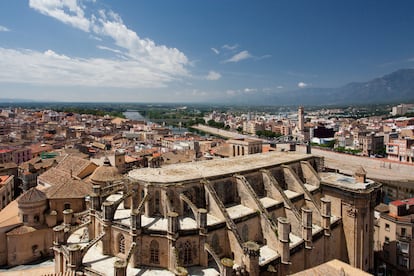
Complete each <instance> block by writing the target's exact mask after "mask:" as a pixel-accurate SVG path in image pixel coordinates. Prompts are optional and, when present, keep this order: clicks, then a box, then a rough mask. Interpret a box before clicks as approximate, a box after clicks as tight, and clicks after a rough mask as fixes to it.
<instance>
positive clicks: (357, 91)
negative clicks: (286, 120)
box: [0, 69, 414, 105]
mask: <svg viewBox="0 0 414 276" xmlns="http://www.w3.org/2000/svg"><path fill="white" fill-rule="evenodd" d="M32 101H36V100H31V99H18V98H16V99H10V98H0V102H2V103H24V102H32ZM51 101H52V102H53V99H51ZM409 101H414V69H400V70H397V71H395V72H392V73H390V74H388V75H385V76H382V77H379V78H376V79H373V80H370V81H367V82H353V83H348V84H346V85H344V86H342V87H338V88H316V87H315V88H314V87H312V88H302V89H298V90H294V91H290V92H273V93H272V92H269V93H263V92H253V93H246V94H239V95H237V96H234V95H233V96H229V95H226V96H223V98H218V99H211V101H210V102H211V103H223V104H239V105H347V104H384V103H400V102H409ZM120 102H122V99H120Z"/></svg>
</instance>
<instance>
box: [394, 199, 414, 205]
mask: <svg viewBox="0 0 414 276" xmlns="http://www.w3.org/2000/svg"><path fill="white" fill-rule="evenodd" d="M390 204H392V205H394V206H401V205H406V204H408V205H414V197H413V198H408V199H403V200H400V199H398V200H394V201H391V202H390Z"/></svg>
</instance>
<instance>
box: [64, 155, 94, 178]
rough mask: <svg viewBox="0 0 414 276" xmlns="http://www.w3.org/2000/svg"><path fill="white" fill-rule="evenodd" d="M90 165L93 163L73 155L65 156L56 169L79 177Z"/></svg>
mask: <svg viewBox="0 0 414 276" xmlns="http://www.w3.org/2000/svg"><path fill="white" fill-rule="evenodd" d="M90 164H93V163H92V162H90V161H89V160H86V159H82V158H80V157H78V156H74V155H67V156H66V157H65V158H64V159H63V160H62V161H60V163H59V164H58V165H57V166H56V168H57V169H59V170H62V171H64V172H67V173H69V174H70V173H72V174H73V175H75V176H79V175H80V174H81V173H82V172H83V170H84V169H86V168H87V167H88V166H89V165H90Z"/></svg>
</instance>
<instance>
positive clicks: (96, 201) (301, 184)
mask: <svg viewBox="0 0 414 276" xmlns="http://www.w3.org/2000/svg"><path fill="white" fill-rule="evenodd" d="M323 168H324V164H323V159H322V158H321V157H317V156H313V155H309V154H299V153H293V152H272V153H266V154H253V155H245V156H240V157H234V158H225V159H216V160H209V161H200V162H197V163H184V164H174V165H169V166H164V167H162V168H143V169H138V170H133V171H131V172H129V181H115V182H113V183H112V184H110V183H107V182H105V181H95V182H94V186H93V193H92V194H91V195H90V210H89V219H88V220H87V221H85V222H84V223H83V224H76V223H74V221H73V220H70V219H68V220H67V221H70V222H71V223H69V224H68V223H63V224H61V225H58V226H56V227H55V228H54V229H53V231H54V246H53V250H54V253H55V266H56V270H55V272H56V273H65V272H70V271H72V272H74V271H79V272H81V271H83V272H87V273H92V274H94V273H95V274H98V275H100V274H102V273H114V274H115V275H126V274H127V270H128V273H135V274H136V273H138V271H139V268H142V267H155V268H162V269H166V270H169V271H171V272H172V273H174V274H175V275H187V273H188V270H190V269H192V268H194V267H201V268H203V267H204V268H207V267H209V268H214V269H215V270H216V273H220V274H221V275H233V274H234V273H236V274H239V275H247V274H248V275H286V274H292V273H295V272H298V271H301V270H304V269H307V268H310V267H314V266H316V265H319V264H322V263H324V262H326V261H329V260H332V259H339V260H342V261H344V262H347V263H349V264H350V265H352V266H354V267H357V268H360V269H362V270H365V271H372V270H373V269H374V256H373V244H374V242H373V232H374V223H373V219H374V207H375V206H376V204H377V202H378V200H379V188H380V184H377V183H375V182H374V181H372V180H369V179H366V177H365V176H366V172H365V171H364V170H363V169H362V168H360V169H359V170H357V171H356V172H355V175H354V176H346V175H342V174H337V173H334V172H323ZM114 169H115V168H113V167H111V166H106V167H102V168H101V170H102V172H101V173H100V174H101V175H114V174H115V171H116V169H115V170H114ZM95 173H96V172H95ZM95 173H94V174H95ZM82 229H86V230H82ZM77 231H81V232H85V231H87V233H88V240H87V241H86V242H85V240H84V239H78V238H77V236H76V232H77ZM65 233H68V234H65ZM72 233H73V235H70V234H72ZM95 245H96V246H95ZM108 263H109V264H110V265H112V267H113V270H112V272H109V271H108V268H107V267H108ZM128 265H129V266H128ZM105 267H106V270H105V271H102V269H103V268H105Z"/></svg>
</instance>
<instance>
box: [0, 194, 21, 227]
mask: <svg viewBox="0 0 414 276" xmlns="http://www.w3.org/2000/svg"><path fill="white" fill-rule="evenodd" d="M18 223H21V221H20V218H19V208H18V205H17V200H13V201H12V202H10V203H9V204H7V205H6V207H4V208H3V209H1V211H0V228H1V227H4V226H10V225H15V224H18Z"/></svg>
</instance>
